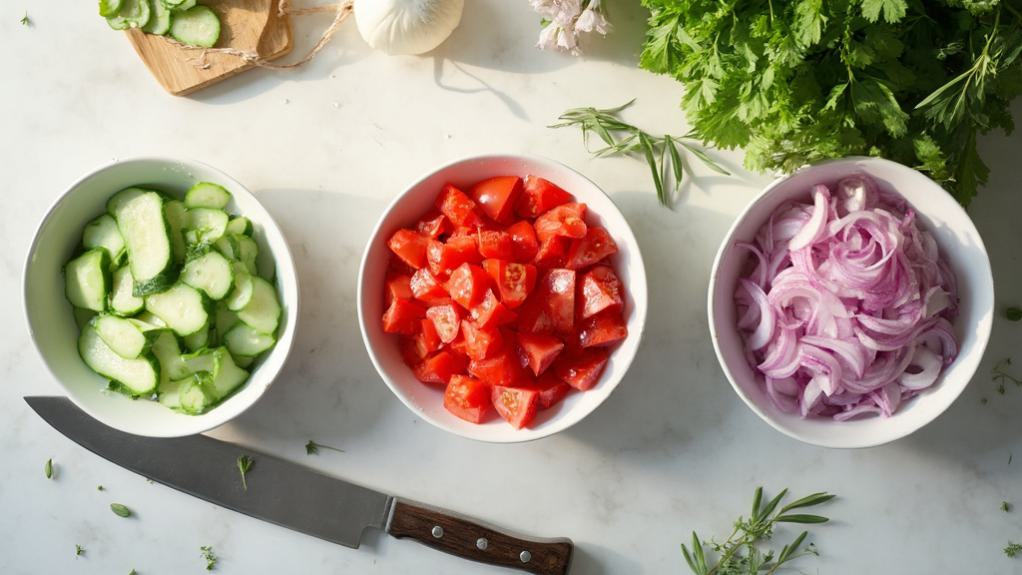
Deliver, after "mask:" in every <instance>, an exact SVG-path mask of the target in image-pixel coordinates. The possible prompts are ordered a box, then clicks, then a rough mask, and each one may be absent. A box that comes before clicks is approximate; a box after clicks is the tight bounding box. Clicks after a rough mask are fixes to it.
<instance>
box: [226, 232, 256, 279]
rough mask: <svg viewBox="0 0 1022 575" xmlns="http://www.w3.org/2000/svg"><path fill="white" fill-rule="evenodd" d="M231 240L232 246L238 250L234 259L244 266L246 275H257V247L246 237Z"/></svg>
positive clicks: (234, 237) (236, 237)
mask: <svg viewBox="0 0 1022 575" xmlns="http://www.w3.org/2000/svg"><path fill="white" fill-rule="evenodd" d="M231 239H232V240H234V244H235V245H236V246H237V248H238V251H237V254H238V257H237V258H236V259H237V260H238V261H239V262H241V263H243V264H245V267H246V268H247V269H248V273H250V274H252V275H256V274H258V273H259V267H258V266H257V265H256V259H257V258H258V257H259V245H258V244H256V243H255V240H253V239H252V238H250V237H248V236H231Z"/></svg>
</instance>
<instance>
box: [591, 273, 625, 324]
mask: <svg viewBox="0 0 1022 575" xmlns="http://www.w3.org/2000/svg"><path fill="white" fill-rule="evenodd" d="M581 290H582V317H583V318H588V317H592V316H594V315H596V314H598V313H600V312H601V311H603V310H605V309H610V308H619V307H621V306H622V305H623V303H624V298H623V297H622V295H621V294H622V293H623V291H624V288H622V287H621V280H619V279H618V277H617V274H615V273H614V270H612V269H610V267H609V266H596V267H594V268H593V269H591V270H589V271H587V272H586V273H584V274H582V288H581Z"/></svg>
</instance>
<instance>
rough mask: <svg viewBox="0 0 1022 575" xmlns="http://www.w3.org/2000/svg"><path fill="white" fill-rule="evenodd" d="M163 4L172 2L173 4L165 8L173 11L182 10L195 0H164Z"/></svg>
mask: <svg viewBox="0 0 1022 575" xmlns="http://www.w3.org/2000/svg"><path fill="white" fill-rule="evenodd" d="M164 4H165V5H166V4H174V5H173V6H167V8H168V9H170V10H171V11H173V12H183V11H185V10H189V9H191V8H192V7H193V6H195V4H196V0H171V1H170V2H164Z"/></svg>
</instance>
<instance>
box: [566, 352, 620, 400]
mask: <svg viewBox="0 0 1022 575" xmlns="http://www.w3.org/2000/svg"><path fill="white" fill-rule="evenodd" d="M608 357H609V352H608V351H607V350H605V349H602V348H597V349H587V350H584V351H581V352H578V353H572V354H567V355H562V356H561V357H560V358H558V360H557V361H556V362H555V363H554V368H553V369H554V374H555V375H556V376H557V377H558V378H560V380H561V381H563V382H564V383H567V384H568V385H570V386H571V387H574V388H575V389H577V390H579V391H586V390H588V389H592V388H593V386H595V385H596V382H598V381H599V380H600V375H601V374H602V373H603V368H604V367H606V366H607V358H608Z"/></svg>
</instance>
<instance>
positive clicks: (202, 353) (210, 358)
mask: <svg viewBox="0 0 1022 575" xmlns="http://www.w3.org/2000/svg"><path fill="white" fill-rule="evenodd" d="M181 361H182V363H183V364H184V366H185V372H186V373H189V374H191V373H199V372H201V371H208V372H210V373H213V370H214V369H216V355H215V353H214V350H212V349H201V350H199V351H196V352H194V353H189V354H185V355H182V356H181Z"/></svg>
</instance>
